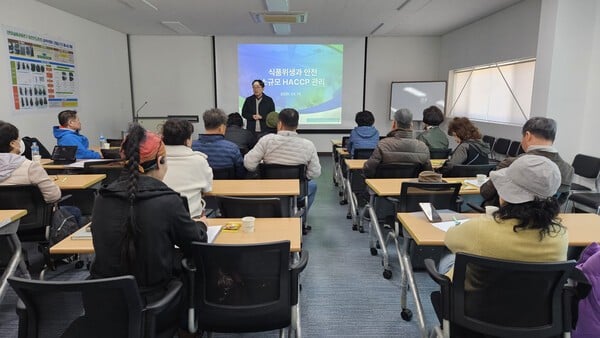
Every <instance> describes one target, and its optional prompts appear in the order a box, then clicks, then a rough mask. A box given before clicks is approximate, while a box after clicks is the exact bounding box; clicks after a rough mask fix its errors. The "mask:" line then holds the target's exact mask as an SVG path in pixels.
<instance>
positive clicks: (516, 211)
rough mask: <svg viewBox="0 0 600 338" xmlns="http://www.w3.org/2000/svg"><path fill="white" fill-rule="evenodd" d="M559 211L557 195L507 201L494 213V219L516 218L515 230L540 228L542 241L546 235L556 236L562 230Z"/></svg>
mask: <svg viewBox="0 0 600 338" xmlns="http://www.w3.org/2000/svg"><path fill="white" fill-rule="evenodd" d="M559 211H560V205H559V204H558V200H557V199H556V198H555V197H548V198H545V199H540V198H536V199H535V200H533V201H531V202H525V203H520V204H511V203H506V204H504V205H503V206H501V207H500V209H498V211H496V212H495V213H494V219H496V220H504V219H510V218H516V219H517V220H518V221H519V223H518V224H517V225H515V226H514V227H513V231H514V232H518V231H519V230H525V229H539V230H540V241H541V240H542V239H544V236H553V235H554V236H555V235H557V234H558V233H560V231H561V230H562V228H563V226H562V224H560V221H561V220H560V218H558V217H557V216H558V213H559Z"/></svg>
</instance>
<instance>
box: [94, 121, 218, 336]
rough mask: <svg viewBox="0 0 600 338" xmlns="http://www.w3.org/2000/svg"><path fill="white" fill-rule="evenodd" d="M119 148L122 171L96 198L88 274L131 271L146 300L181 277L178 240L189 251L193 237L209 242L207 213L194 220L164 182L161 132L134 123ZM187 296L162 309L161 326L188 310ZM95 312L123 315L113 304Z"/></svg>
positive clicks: (183, 250) (159, 294)
mask: <svg viewBox="0 0 600 338" xmlns="http://www.w3.org/2000/svg"><path fill="white" fill-rule="evenodd" d="M121 153H122V154H123V157H124V159H125V160H126V161H127V162H126V166H125V168H124V169H123V173H122V175H121V176H120V177H119V179H118V180H116V181H114V182H112V183H110V184H109V185H108V186H104V187H102V188H101V189H100V191H99V194H98V196H97V197H96V201H95V203H94V211H93V214H92V224H94V228H93V231H94V238H93V242H94V249H95V253H96V257H95V260H94V264H92V267H91V271H90V274H91V278H92V279H98V278H108V277H116V276H122V275H133V276H134V277H135V279H136V282H137V284H138V286H139V288H140V293H141V296H142V299H143V301H144V302H145V303H146V304H147V303H150V302H153V301H156V300H158V299H160V298H161V297H162V296H163V295H164V293H165V291H166V286H167V285H168V284H169V282H170V281H171V280H173V279H177V278H180V276H179V275H178V273H177V271H179V270H180V269H179V264H180V262H181V257H179V256H180V253H179V252H178V250H177V249H176V248H175V245H177V246H178V247H179V250H181V253H182V254H183V256H185V257H191V256H192V245H191V244H192V242H206V239H207V237H206V225H205V223H204V221H205V220H206V219H205V218H204V219H203V220H202V221H201V222H197V223H196V222H194V221H193V220H192V219H191V217H190V214H189V213H188V212H187V210H186V208H185V205H184V204H183V200H182V199H181V197H180V196H179V194H178V193H177V192H175V191H173V190H172V189H171V188H169V187H168V186H167V185H166V184H164V183H163V182H162V179H163V178H164V176H165V174H166V172H167V161H166V151H165V146H164V143H163V142H162V140H161V138H160V137H159V136H158V135H156V134H154V133H151V132H147V131H145V130H144V128H142V127H141V126H140V125H138V124H133V125H132V126H131V127H130V129H129V132H128V134H127V137H126V138H125V140H124V142H123V144H122V145H121ZM96 224H98V225H99V226H95V225H96ZM91 296H93V295H91ZM185 298H186V297H185V296H182V297H181V299H180V300H179V299H178V300H176V302H178V303H177V304H173V306H170V307H168V309H167V310H166V312H163V313H161V314H160V316H159V318H158V319H157V331H160V330H161V329H164V328H166V327H167V326H166V325H167V324H170V323H172V318H177V317H179V316H180V315H181V314H183V313H184V312H185V311H183V310H182V309H183V308H184V307H185V305H184V301H185ZM100 301H101V300H100ZM96 312H104V313H103V314H101V315H108V316H120V315H121V309H120V308H119V307H114V306H107V308H106V309H104V311H101V310H98V309H96V310H95V311H94V313H96ZM87 313H88V314H89V312H87ZM167 318H168V319H167ZM107 329H108V330H111V329H113V330H114V328H107Z"/></svg>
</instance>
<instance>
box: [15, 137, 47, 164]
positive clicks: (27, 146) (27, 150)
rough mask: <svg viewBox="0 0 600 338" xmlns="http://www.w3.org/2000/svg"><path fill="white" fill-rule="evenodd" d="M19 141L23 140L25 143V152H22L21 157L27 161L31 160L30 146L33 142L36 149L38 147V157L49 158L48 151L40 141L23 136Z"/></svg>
mask: <svg viewBox="0 0 600 338" xmlns="http://www.w3.org/2000/svg"><path fill="white" fill-rule="evenodd" d="M21 139H22V140H23V143H25V151H24V152H23V156H25V157H27V159H30V160H31V145H32V144H33V142H36V143H37V145H38V147H40V156H42V158H50V156H52V154H50V152H49V151H48V149H47V148H46V147H44V145H43V144H42V142H40V140H38V139H37V138H35V137H29V136H23V137H22V138H21Z"/></svg>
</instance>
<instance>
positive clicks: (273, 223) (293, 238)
mask: <svg viewBox="0 0 600 338" xmlns="http://www.w3.org/2000/svg"><path fill="white" fill-rule="evenodd" d="M230 221H240V219H237V218H235V219H233V218H209V219H208V225H209V226H210V225H225V223H227V222H230ZM300 222H301V221H300V218H299V217H293V218H257V219H256V222H255V223H254V232H251V233H245V232H242V231H241V229H240V230H238V231H235V232H230V231H221V233H219V235H218V236H217V238H216V239H215V241H214V243H215V244H253V243H267V242H275V241H282V240H288V241H290V250H291V251H292V252H300V251H301V250H302V247H301V241H302V230H301V229H302V225H301V223H300ZM50 253H51V254H91V253H94V244H93V242H92V239H91V238H90V239H72V236H68V237H67V238H65V239H63V240H62V241H60V242H58V243H56V245H54V246H52V247H51V248H50Z"/></svg>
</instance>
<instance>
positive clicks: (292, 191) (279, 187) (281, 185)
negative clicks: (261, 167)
mask: <svg viewBox="0 0 600 338" xmlns="http://www.w3.org/2000/svg"><path fill="white" fill-rule="evenodd" d="M298 195H300V182H299V180H298V179H261V180H214V181H213V184H212V191H209V192H207V193H205V194H204V196H248V197H261V196H262V197H268V196H298Z"/></svg>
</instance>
